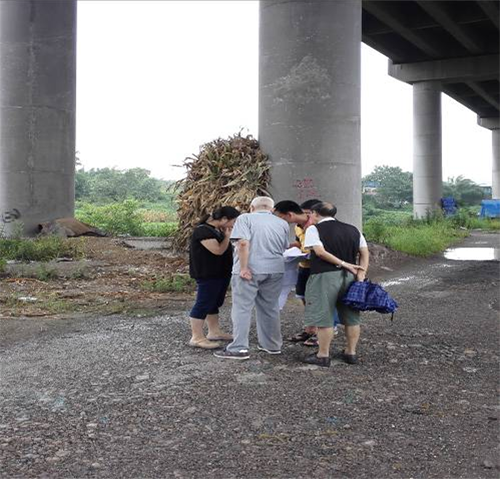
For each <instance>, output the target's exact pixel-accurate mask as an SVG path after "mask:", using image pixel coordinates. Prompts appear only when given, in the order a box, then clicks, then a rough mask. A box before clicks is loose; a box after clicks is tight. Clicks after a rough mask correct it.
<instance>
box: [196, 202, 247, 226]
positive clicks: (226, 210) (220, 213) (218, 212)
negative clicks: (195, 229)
mask: <svg viewBox="0 0 500 479" xmlns="http://www.w3.org/2000/svg"><path fill="white" fill-rule="evenodd" d="M238 216H240V212H239V211H238V210H237V209H236V208H233V207H232V206H221V207H220V208H216V209H215V210H214V211H213V212H212V214H208V213H207V214H205V215H203V216H202V217H201V219H200V222H199V223H198V224H200V225H201V224H203V223H206V222H207V221H208V219H209V218H212V219H214V220H221V219H222V218H227V219H228V220H234V219H235V218H238Z"/></svg>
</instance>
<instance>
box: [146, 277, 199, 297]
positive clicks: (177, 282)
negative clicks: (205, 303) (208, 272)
mask: <svg viewBox="0 0 500 479" xmlns="http://www.w3.org/2000/svg"><path fill="white" fill-rule="evenodd" d="M195 285H196V283H195V281H194V280H193V279H192V278H191V277H189V275H187V274H173V275H171V276H167V277H162V278H155V279H154V280H152V281H145V282H144V283H142V285H141V286H142V288H143V289H145V290H146V291H150V292H153V293H190V292H192V291H194V288H195Z"/></svg>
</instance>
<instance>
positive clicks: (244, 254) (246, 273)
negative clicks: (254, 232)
mask: <svg viewBox="0 0 500 479" xmlns="http://www.w3.org/2000/svg"><path fill="white" fill-rule="evenodd" d="M237 249H238V259H239V260H240V277H241V278H243V279H246V280H248V281H250V280H251V279H252V272H251V271H250V269H249V268H248V259H249V258H250V241H248V240H245V239H240V240H238V248H237Z"/></svg>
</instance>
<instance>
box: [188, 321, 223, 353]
mask: <svg viewBox="0 0 500 479" xmlns="http://www.w3.org/2000/svg"><path fill="white" fill-rule="evenodd" d="M190 321H191V340H190V341H189V345H190V346H194V347H199V348H202V349H216V348H218V347H220V344H219V343H216V342H214V341H209V340H208V339H207V338H206V337H205V333H204V332H203V326H204V323H205V321H204V320H203V319H195V318H190Z"/></svg>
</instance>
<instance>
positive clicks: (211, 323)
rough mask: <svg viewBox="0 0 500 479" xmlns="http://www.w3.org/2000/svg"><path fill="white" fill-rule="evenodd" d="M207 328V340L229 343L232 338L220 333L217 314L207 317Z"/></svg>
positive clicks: (229, 335)
mask: <svg viewBox="0 0 500 479" xmlns="http://www.w3.org/2000/svg"><path fill="white" fill-rule="evenodd" d="M206 321H207V326H208V334H207V339H210V340H214V339H218V340H224V341H231V340H232V339H233V336H232V335H231V334H228V333H224V332H222V330H221V329H220V325H219V315H218V314H209V315H207V320H206Z"/></svg>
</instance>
